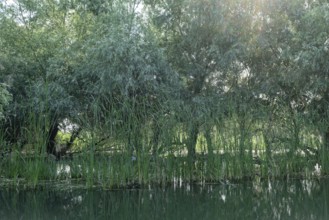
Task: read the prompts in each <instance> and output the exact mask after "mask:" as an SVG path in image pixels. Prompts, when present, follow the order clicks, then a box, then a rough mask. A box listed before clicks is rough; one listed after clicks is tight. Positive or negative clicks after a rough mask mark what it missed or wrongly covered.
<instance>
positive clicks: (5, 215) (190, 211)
mask: <svg viewBox="0 0 329 220" xmlns="http://www.w3.org/2000/svg"><path fill="white" fill-rule="evenodd" d="M328 184H329V181H328V180H321V181H318V180H314V181H309V180H308V181H307V180H296V181H289V182H285V181H275V182H269V181H265V182H258V181H254V182H246V183H244V184H219V185H206V186H199V185H185V186H181V187H178V186H177V187H166V188H155V189H138V190H137V189H135V190H116V191H110V190H101V189H94V190H81V189H76V188H73V187H71V189H70V188H69V189H68V187H69V186H66V187H65V188H66V189H65V190H61V189H56V190H55V189H47V190H45V189H44V190H33V191H31V190H19V191H18V190H8V189H0V219H180V220H183V219H188V220H190V219H198V220H199V219H316V220H319V219H320V220H321V219H329V185H328ZM57 188H58V187H57Z"/></svg>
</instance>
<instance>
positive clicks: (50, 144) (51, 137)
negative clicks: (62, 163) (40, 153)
mask: <svg viewBox="0 0 329 220" xmlns="http://www.w3.org/2000/svg"><path fill="white" fill-rule="evenodd" d="M58 126H59V124H58V123H57V122H55V123H53V124H52V125H51V127H50V129H49V131H48V140H47V153H48V154H52V155H54V156H55V157H56V159H57V160H58V159H59V157H58V155H57V152H56V140H55V138H56V136H57V133H58V131H59V128H58Z"/></svg>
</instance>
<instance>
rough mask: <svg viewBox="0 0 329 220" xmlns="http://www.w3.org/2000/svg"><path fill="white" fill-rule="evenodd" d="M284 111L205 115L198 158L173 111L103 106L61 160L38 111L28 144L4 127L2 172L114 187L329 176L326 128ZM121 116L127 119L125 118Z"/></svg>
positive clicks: (15, 182)
mask: <svg viewBox="0 0 329 220" xmlns="http://www.w3.org/2000/svg"><path fill="white" fill-rule="evenodd" d="M130 107H131V106H130ZM127 108H128V107H127ZM131 108H132V107H131ZM280 114H281V112H280ZM282 115H284V116H285V118H284V120H282V119H281V120H277V121H272V119H271V118H266V117H263V118H261V120H259V119H258V118H257V117H255V116H253V115H251V114H250V115H246V114H243V115H242V116H241V115H238V114H231V115H230V116H229V117H228V116H225V117H218V118H221V119H218V120H215V119H216V118H215V119H214V120H210V119H211V118H206V119H207V120H206V121H204V123H200V124H199V128H198V136H197V141H196V145H195V149H196V155H195V157H194V158H193V160H191V158H190V157H189V155H188V150H187V149H188V144H190V143H191V141H189V138H190V137H189V133H188V131H190V130H191V128H190V127H189V124H186V123H184V122H179V121H177V120H176V119H175V118H174V117H172V116H166V117H167V118H166V119H163V118H162V119H161V118H159V119H158V121H157V122H156V124H155V122H154V121H153V120H145V118H143V117H142V116H140V115H138V114H136V115H135V113H134V112H133V113H132V114H131V115H130V116H129V117H128V118H126V119H125V116H124V114H123V113H118V112H114V113H113V112H105V113H104V112H102V111H100V110H99V109H96V110H94V115H93V116H92V117H91V118H88V117H87V118H82V119H81V123H82V124H83V125H84V129H83V132H82V133H81V135H80V137H79V139H78V140H75V142H74V143H75V144H74V146H73V148H72V149H71V150H72V153H73V157H72V159H67V160H66V159H63V160H60V161H55V160H54V159H53V158H52V157H51V156H49V155H47V154H46V153H45V148H46V147H45V146H46V143H47V136H46V135H45V133H47V132H45V131H44V129H43V126H44V124H45V122H44V121H43V120H44V119H43V120H41V119H40V118H38V117H36V116H35V115H34V114H31V116H30V117H28V120H29V123H28V127H27V128H24V129H23V132H22V134H23V135H24V136H25V138H26V140H27V144H26V145H25V147H24V148H23V149H20V148H18V147H15V146H10V145H9V144H8V143H7V142H6V141H5V140H4V136H3V135H2V134H0V146H1V149H0V151H1V152H5V150H6V149H10V148H11V149H13V150H12V152H11V153H10V154H8V155H3V157H2V159H1V161H0V178H1V179H2V180H3V181H1V182H2V184H3V185H8V186H15V187H16V186H20V185H24V186H25V187H31V188H36V187H38V186H39V185H40V184H43V183H44V182H47V181H48V182H62V181H68V182H79V183H80V184H83V185H84V186H85V187H87V188H92V187H95V186H99V187H102V188H109V189H115V188H134V187H148V186H149V185H159V186H164V185H168V184H175V183H177V182H183V183H184V182H195V183H199V184H206V183H219V182H223V181H224V180H230V181H243V180H245V179H255V178H263V179H268V178H272V179H282V178H319V177H325V176H327V175H328V170H329V153H328V152H327V151H328V150H326V149H324V147H323V141H322V140H321V139H320V138H319V134H320V133H319V130H321V129H319V128H318V127H316V126H315V125H313V124H312V123H310V122H308V121H306V120H305V119H304V118H303V117H301V116H300V115H293V114H285V113H284V112H283V113H282ZM282 115H278V116H277V117H281V116H282ZM93 119H95V120H93ZM114 119H115V120H114ZM120 119H125V120H127V122H126V123H123V124H122V123H121V122H120ZM114 122H115V123H117V124H115V123H114ZM46 124H47V121H46ZM140 125H143V126H140ZM157 126H158V127H157ZM325 128H326V127H325V126H324V127H323V129H325ZM155 129H158V131H159V132H156V130H155ZM156 135H158V136H156ZM56 139H57V142H58V144H63V143H65V142H66V141H67V140H69V139H70V134H69V133H64V132H59V133H58V135H57V137H56ZM100 140H102V141H100ZM307 147H308V148H309V149H313V150H314V152H319V153H318V155H315V154H314V152H308V151H307V150H306V149H307ZM191 161H192V162H191ZM316 165H317V166H318V167H320V166H321V173H319V172H317V171H316V169H315V166H316Z"/></svg>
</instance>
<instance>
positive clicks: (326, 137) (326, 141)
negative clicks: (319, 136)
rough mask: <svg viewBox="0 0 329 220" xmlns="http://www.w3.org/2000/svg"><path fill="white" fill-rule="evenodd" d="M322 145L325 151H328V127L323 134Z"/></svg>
mask: <svg viewBox="0 0 329 220" xmlns="http://www.w3.org/2000/svg"><path fill="white" fill-rule="evenodd" d="M323 145H324V149H325V150H329V127H328V128H327V130H326V131H325V132H324V134H323Z"/></svg>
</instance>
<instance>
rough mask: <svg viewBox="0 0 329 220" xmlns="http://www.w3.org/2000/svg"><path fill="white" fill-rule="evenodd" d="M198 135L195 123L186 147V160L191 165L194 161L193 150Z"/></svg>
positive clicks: (197, 127) (194, 154)
mask: <svg viewBox="0 0 329 220" xmlns="http://www.w3.org/2000/svg"><path fill="white" fill-rule="evenodd" d="M198 134H199V126H198V125H197V124H196V123H194V124H193V125H192V128H191V130H190V135H189V141H188V146H187V147H188V152H187V153H188V158H189V159H190V161H191V162H193V163H194V161H195V159H196V152H195V148H196V143H197V139H198Z"/></svg>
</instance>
